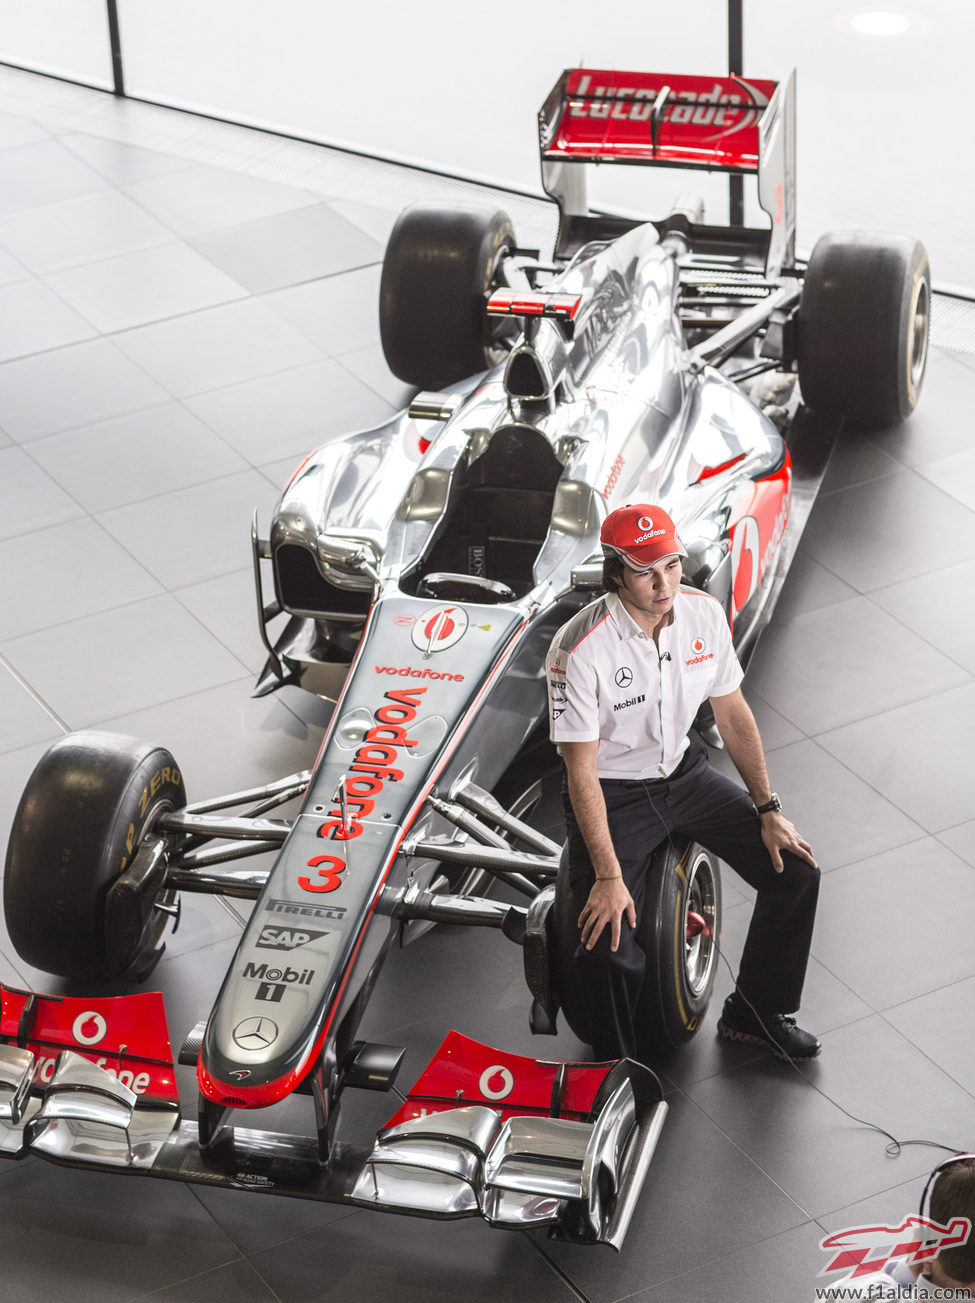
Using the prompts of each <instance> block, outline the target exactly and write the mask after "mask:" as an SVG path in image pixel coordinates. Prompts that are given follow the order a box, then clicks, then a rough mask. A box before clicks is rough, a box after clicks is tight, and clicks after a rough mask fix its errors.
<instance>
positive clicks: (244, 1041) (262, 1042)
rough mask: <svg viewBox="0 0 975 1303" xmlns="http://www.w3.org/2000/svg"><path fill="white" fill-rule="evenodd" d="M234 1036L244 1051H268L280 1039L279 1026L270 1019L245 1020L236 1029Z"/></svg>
mask: <svg viewBox="0 0 975 1303" xmlns="http://www.w3.org/2000/svg"><path fill="white" fill-rule="evenodd" d="M233 1036H234V1041H235V1042H236V1044H237V1045H239V1046H240V1048H241V1049H242V1050H253V1051H255V1052H256V1051H258V1050H266V1049H267V1048H268V1046H269V1045H273V1044H274V1042H275V1041H276V1040H277V1038H278V1025H277V1023H275V1022H272V1021H271V1019H270V1018H261V1017H257V1018H245V1019H244V1021H243V1022H239V1023H238V1024H237V1026H236V1027H235V1028H234V1032H233Z"/></svg>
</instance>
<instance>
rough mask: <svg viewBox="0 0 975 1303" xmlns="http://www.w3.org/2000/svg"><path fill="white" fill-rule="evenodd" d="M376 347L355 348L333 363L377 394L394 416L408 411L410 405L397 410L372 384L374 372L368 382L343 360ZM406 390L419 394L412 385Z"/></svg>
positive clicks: (334, 359) (370, 345)
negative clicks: (398, 412)
mask: <svg viewBox="0 0 975 1303" xmlns="http://www.w3.org/2000/svg"><path fill="white" fill-rule="evenodd" d="M374 347H375V345H372V344H367V345H366V346H365V347H364V348H354V349H350V350H349V352H348V353H343V354H342V357H341V358H339V357H333V358H332V361H333V362H334V363H335V365H336V366H340V367H341V368H342V370H343V371H344V372H345V373H346V375H348V376H351V377H352V379H353V380H356V381H358V383H359V384H360V385H363V386H364V387H365V388H366V389H368V390H369V391H370V392H371V393H373V394H375V395H376V397H377V398H379V399H381V400H382V401H383V402H384V403H385V404H386V406H387V407H390V408H392V410H393V413H394V414H395V413H396V412H397V411H400V412H403V411H406V410H407V407H408V404H407V405H406V406H404V407H400V408H397V407H396V406H395V405H394V404H393V403H391V402H390V401H389V399H388V398H387V397H386V395H385V394H384V393H383V392H382V390H381V389H379V388H378V387H377V385H375V384H373V383H372V382H371V377H372V372H371V371H370V379H369V380H366V379H365V378H364V377H362V376H358V375H356V373H355V372H354V371H353V370H352V369H351V368H350V367H348V366H346V365H345V362H344V360H343V359H344V358H349V357H353V356H354V355H355V354H356V353H366V352H369V351H370V350H371V349H372V348H374ZM381 351H382V350H381V349H380V352H381ZM397 378H398V377H397ZM380 379H381V377H380ZM406 388H408V389H409V390H410V392H411V393H415V392H417V391H416V390H415V389H414V387H413V386H412V385H407V386H406Z"/></svg>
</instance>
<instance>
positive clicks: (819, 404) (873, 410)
mask: <svg viewBox="0 0 975 1303" xmlns="http://www.w3.org/2000/svg"><path fill="white" fill-rule="evenodd" d="M930 318H931V271H930V267H929V264H928V256H927V253H926V252H925V249H924V246H923V245H922V244H919V243H918V241H917V240H914V239H911V238H909V237H907V236H901V235H878V234H876V233H874V232H871V231H840V232H835V233H833V234H830V235H824V236H823V237H822V238H821V239H820V240H819V241H818V242H817V244H816V247H815V249H813V253H812V257H811V258H810V259H809V265H808V267H807V268H806V274H805V277H804V279H803V286H802V299H801V301H800V305H799V319H798V334H797V355H798V364H799V385H800V388H801V390H802V397H803V400H804V402H805V403H806V404H807V406H809V407H810V408H812V409H813V411H816V412H819V413H821V414H822V415H824V416H829V417H835V418H839V419H841V420H844V421H846V422H847V423H848V424H850V425H853V426H859V427H872V426H883V425H893V424H896V423H897V422H899V421H904V420H906V419H907V417H909V416H910V415H911V413H912V412H913V411H914V409H915V407H916V406H917V404H918V400H919V398H920V394H921V385H922V383H923V380H924V372H925V367H926V364H927V353H928V336H929V332H930Z"/></svg>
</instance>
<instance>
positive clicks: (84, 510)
mask: <svg viewBox="0 0 975 1303" xmlns="http://www.w3.org/2000/svg"><path fill="white" fill-rule="evenodd" d="M173 401H174V402H177V403H178V402H179V399H174V400H173ZM171 405H172V403H158V404H156V406H157V407H159V408H160V409H161V408H163V407H170V406H171ZM180 406H182V404H180ZM141 410H142V411H153V410H155V409H154V408H151V407H148V408H143V409H141ZM186 411H187V414H188V415H189V416H190V417H192V416H194V413H193V412H190V411H189V408H187V409H186ZM127 415H128V413H127ZM133 415H134V413H133ZM116 419H120V418H115V417H109V418H108V420H107V421H95V422H94V423H93V424H91V425H87V426H78V427H77V428H75V429H72V430H62V431H60V432H59V433H57V434H50V435H43V436H42V437H41V438H39V439H31V440H30V441H29V442H28V443H25V444H18V445H17V446H18V447H19V448H20V449H21V451H22V452H23V453H24V454H25V455H26V456H27V457H29V458H30V460H31V461H32V462H33V463H34V465H35V466H36V467H37V469H38V470H39V471H40V472H41V474H42V475H44V476H46V478H47V479H49V480H50V481H51V483H52V484H55V485H57V487H58V488H59V489H60V490H61V492H62V493H63V494H64V495H65V496H66V497H68V498H70V499H71V501H72V502H73V503H74V504H75V506H76V507H77V508H78V511H79V513H80V514H79V515H78V516H73V517H71V518H70V519H69V520H65V521H57V522H55V524H47V525H37V526H36V527H35V528H33V529H31V528H27V529H21V530H18V531H17V533H16V534H15V535H12V536H10V537H14V538H27V537H29V536H30V535H32V534H42V533H43V532H44V531H45V530H46V529H53V528H55V527H56V525H58V524H64V525H67V524H70V523H72V521H77V520H79V519H82V518H83V519H87V520H92V521H95V523H96V524H100V523H101V522H100V521H98V519H97V518H98V516H102V515H107V514H108V513H109V512H111V511H121V510H123V509H124V508H126V507H136V506H139V505H141V504H142V503H144V502H154V501H156V499H157V498H162V497H165V496H166V493H153V494H151V495H150V496H149V497H146V498H133V499H132V500H131V501H129V502H116V503H113V505H112V506H110V507H100V508H98V509H96V510H95V511H93V510H92V509H91V507H89V506H88V505H87V504H86V503H84V502H82V501H81V499H80V498H79V497H78V496H77V495H76V494H75V493H74V492H73V491H72V490H71V489H70V488H69V487H68V486H67V484H65V483H64V482H63V481H62V480H61V479H59V478H58V476H57V475H56V474H55V473H54V472H53V471H51V470H50V469H49V468H48V467H47V466H45V465H44V463H43V462H41V461H39V460H38V458H37V457H36V456H35V455H34V454H33V453H32V452H31V448H32V447H33V446H35V445H36V444H39V443H43V442H45V440H47V439H60V438H63V437H65V436H66V435H67V436H68V437H71V438H73V437H74V436H76V435H81V434H84V433H86V432H87V431H89V430H96V429H97V428H98V427H99V426H100V425H110V424H111V423H112V422H113V421H114V420H116ZM197 419H199V418H197ZM207 429H208V430H209V426H207ZM211 433H213V434H214V436H215V437H216V438H218V439H220V441H221V443H226V440H225V439H223V437H222V436H221V435H219V434H217V432H216V431H215V430H214V431H211ZM228 447H229V445H228ZM230 451H231V452H233V451H235V450H234V449H232V448H231V449H230ZM237 455H238V456H240V454H239V453H238V454H237ZM242 460H244V461H246V458H242ZM244 469H247V468H246V466H245V467H244V468H243V469H242V470H239V471H232V472H230V474H233V475H239V474H243V470H244ZM224 478H226V475H213V476H210V477H209V478H208V479H205V480H199V481H197V482H196V483H194V484H190V485H185V486H184V488H183V489H168V490H166V492H167V493H180V492H185V490H186V489H187V488H191V489H192V488H196V487H197V486H198V485H199V486H202V485H204V484H212V483H214V482H215V481H216V480H220V479H224ZM110 536H111V537H112V538H113V539H114V537H115V536H114V535H110ZM4 541H6V540H4V539H0V542H4ZM115 542H116V543H118V539H115ZM119 546H121V544H119ZM126 550H127V549H126ZM129 555H130V556H131V555H132V554H131V553H129ZM133 560H138V558H135V557H134V558H133ZM140 564H141V562H140ZM143 568H144V569H145V567H143ZM148 573H150V574H151V573H152V572H151V571H149V572H148ZM153 578H156V576H155V575H153ZM157 582H159V583H161V582H162V581H161V580H157Z"/></svg>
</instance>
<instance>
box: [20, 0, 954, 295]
mask: <svg viewBox="0 0 975 1303" xmlns="http://www.w3.org/2000/svg"><path fill="white" fill-rule="evenodd" d="M118 3H119V17H120V24H121V36H122V50H123V57H124V62H125V81H126V88H127V90H128V91H129V93H131V94H133V95H137V96H142V97H144V98H147V99H151V100H156V101H159V102H161V103H168V104H174V105H177V106H179V107H183V108H194V109H199V110H202V111H204V112H207V113H212V114H215V115H217V116H219V117H226V118H229V119H232V120H235V121H240V122H245V123H248V124H251V125H260V126H269V127H272V128H276V129H279V130H282V131H285V132H287V133H291V134H295V135H300V136H306V137H309V138H311V139H315V140H322V141H326V142H329V143H337V144H345V145H350V146H352V147H354V148H357V149H360V150H363V151H365V152H367V153H376V154H380V155H382V156H385V157H393V158H399V159H404V160H408V161H416V162H420V163H425V164H428V165H431V166H433V167H435V168H438V169H441V170H444V171H448V172H458V173H461V174H464V175H468V176H475V177H479V178H483V179H490V180H495V181H501V182H502V183H508V184H511V185H514V186H516V187H519V188H524V189H529V190H532V191H535V192H538V190H539V187H540V183H539V176H538V157H537V142H536V135H535V113H536V111H537V109H538V107H539V105H540V104H541V102H542V99H543V98H544V96H545V94H546V92H547V91H548V89H549V87H550V86H551V85H552V84H553V82H554V81H555V79H556V77H557V76H558V74H559V72H560V71H561V70H562V68H564V67H568V66H572V65H574V64H577V63H580V62H587V63H589V64H590V65H591V66H597V67H598V66H600V65H604V66H610V67H614V66H615V67H634V68H646V69H652V70H660V71H666V72H670V71H673V72H702V73H711V72H715V73H718V72H722V71H724V70H725V68H726V67H727V32H726V16H727V7H726V0H677V3H674V0H643V3H638V2H637V0H561V2H560V3H558V4H553V3H551V2H548V3H545V4H542V3H540V2H539V0H523V3H522V4H521V5H520V6H519V5H517V4H504V5H493V6H492V5H488V4H478V5H459V4H457V3H448V0H413V3H411V4H404V3H402V2H401V0H397V2H396V3H393V0H372V3H369V4H360V5H356V4H355V2H354V0H342V2H341V3H340V4H339V3H336V2H335V0H332V2H331V3H321V0H318V2H317V3H316V2H314V0H275V3H273V4H270V3H268V2H267V0H118ZM744 7H745V17H744V28H745V69H746V71H748V72H751V73H753V74H754V75H756V76H769V77H781V76H783V75H784V74H785V73H786V72H788V70H789V69H790V68H791V67H793V66H796V67H797V68H798V72H799V130H798V148H799V203H798V211H799V245H800V248H802V249H806V250H808V249H809V248H811V246H812V244H813V243H814V242H815V240H816V238H817V237H818V235H819V234H820V233H821V232H823V231H825V230H828V229H836V228H842V227H846V226H861V227H863V226H866V227H874V228H877V229H894V230H903V231H908V232H912V233H914V234H917V235H919V236H920V237H921V238H922V239H924V240H925V242H926V243H927V244H928V247H929V249H930V251H931V255H932V264H933V268H934V274H935V278H936V279H937V280H939V281H942V282H952V283H958V284H967V285H970V286H973V287H975V248H973V242H972V241H971V238H970V224H971V220H972V215H973V213H975V177H973V169H972V167H971V163H970V142H971V141H972V139H975V97H973V95H972V93H971V84H970V74H969V66H970V61H971V51H972V49H973V48H975V5H973V4H971V3H970V0H923V2H922V0H906V2H905V3H902V2H901V0H846V2H845V3H843V2H841V3H835V2H834V0H745V5H744ZM873 8H883V9H885V10H893V11H894V12H896V13H898V14H901V15H903V16H904V17H906V18H907V19H908V21H909V23H910V26H909V27H908V28H907V30H906V32H905V33H903V34H902V35H897V36H889V37H871V36H863V35H858V34H857V33H856V32H855V31H854V30H853V28H852V26H851V19H853V17H854V16H855V15H856V14H857V13H859V12H861V11H864V10H869V9H873ZM99 25H101V29H102V31H104V27H105V24H104V0H19V2H18V3H14V0H0V58H5V59H9V60H11V61H14V62H23V63H26V64H28V65H30V66H35V67H41V66H44V67H46V68H47V69H54V68H56V67H61V68H62V69H64V70H65V71H66V72H67V75H72V76H76V77H79V78H81V79H83V80H84V79H86V78H85V76H84V75H83V74H82V72H81V68H82V67H83V66H84V67H89V66H90V67H92V68H93V69H94V68H95V65H96V64H97V65H98V66H99V68H100V74H99V75H100V77H101V80H97V79H96V74H95V72H92V74H91V77H90V78H87V79H89V80H92V82H93V84H98V85H105V84H107V78H108V76H109V64H108V55H107V36H106V37H105V47H104V56H103V57H102V58H101V59H98V58H96V57H95V55H96V53H97V52H96V50H95V45H97V41H96V40H95V36H96V34H97V31H98V29H99ZM31 51H33V52H34V57H33V58H29V57H28V53H30V52H31ZM25 52H26V53H25ZM69 65H70V66H69ZM621 178H625V184H624V182H623V181H621ZM678 190H693V191H698V192H701V193H703V194H704V195H705V197H706V201H707V212H708V216H709V217H711V218H712V219H713V220H721V219H722V218H723V217H724V216H725V215H726V211H727V208H726V195H727V182H726V181H725V179H724V178H720V179H719V178H708V177H706V176H702V175H701V174H699V173H695V174H689V173H685V174H675V173H667V174H664V175H663V176H661V175H660V174H650V173H649V172H648V171H647V170H640V171H633V170H630V169H615V170H614V169H609V168H603V169H601V170H600V174H599V184H598V185H597V186H596V187H595V189H594V193H595V197H596V199H597V200H604V201H606V202H616V203H619V204H622V205H624V206H627V207H631V208H637V209H639V210H642V211H649V212H656V211H659V210H660V209H661V208H662V207H665V206H666V205H667V204H668V203H669V202H670V200H671V199H672V198H673V197H674V195H675V194H676V193H677V192H678ZM753 211H754V210H753V209H751V210H750V213H751V212H753Z"/></svg>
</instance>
